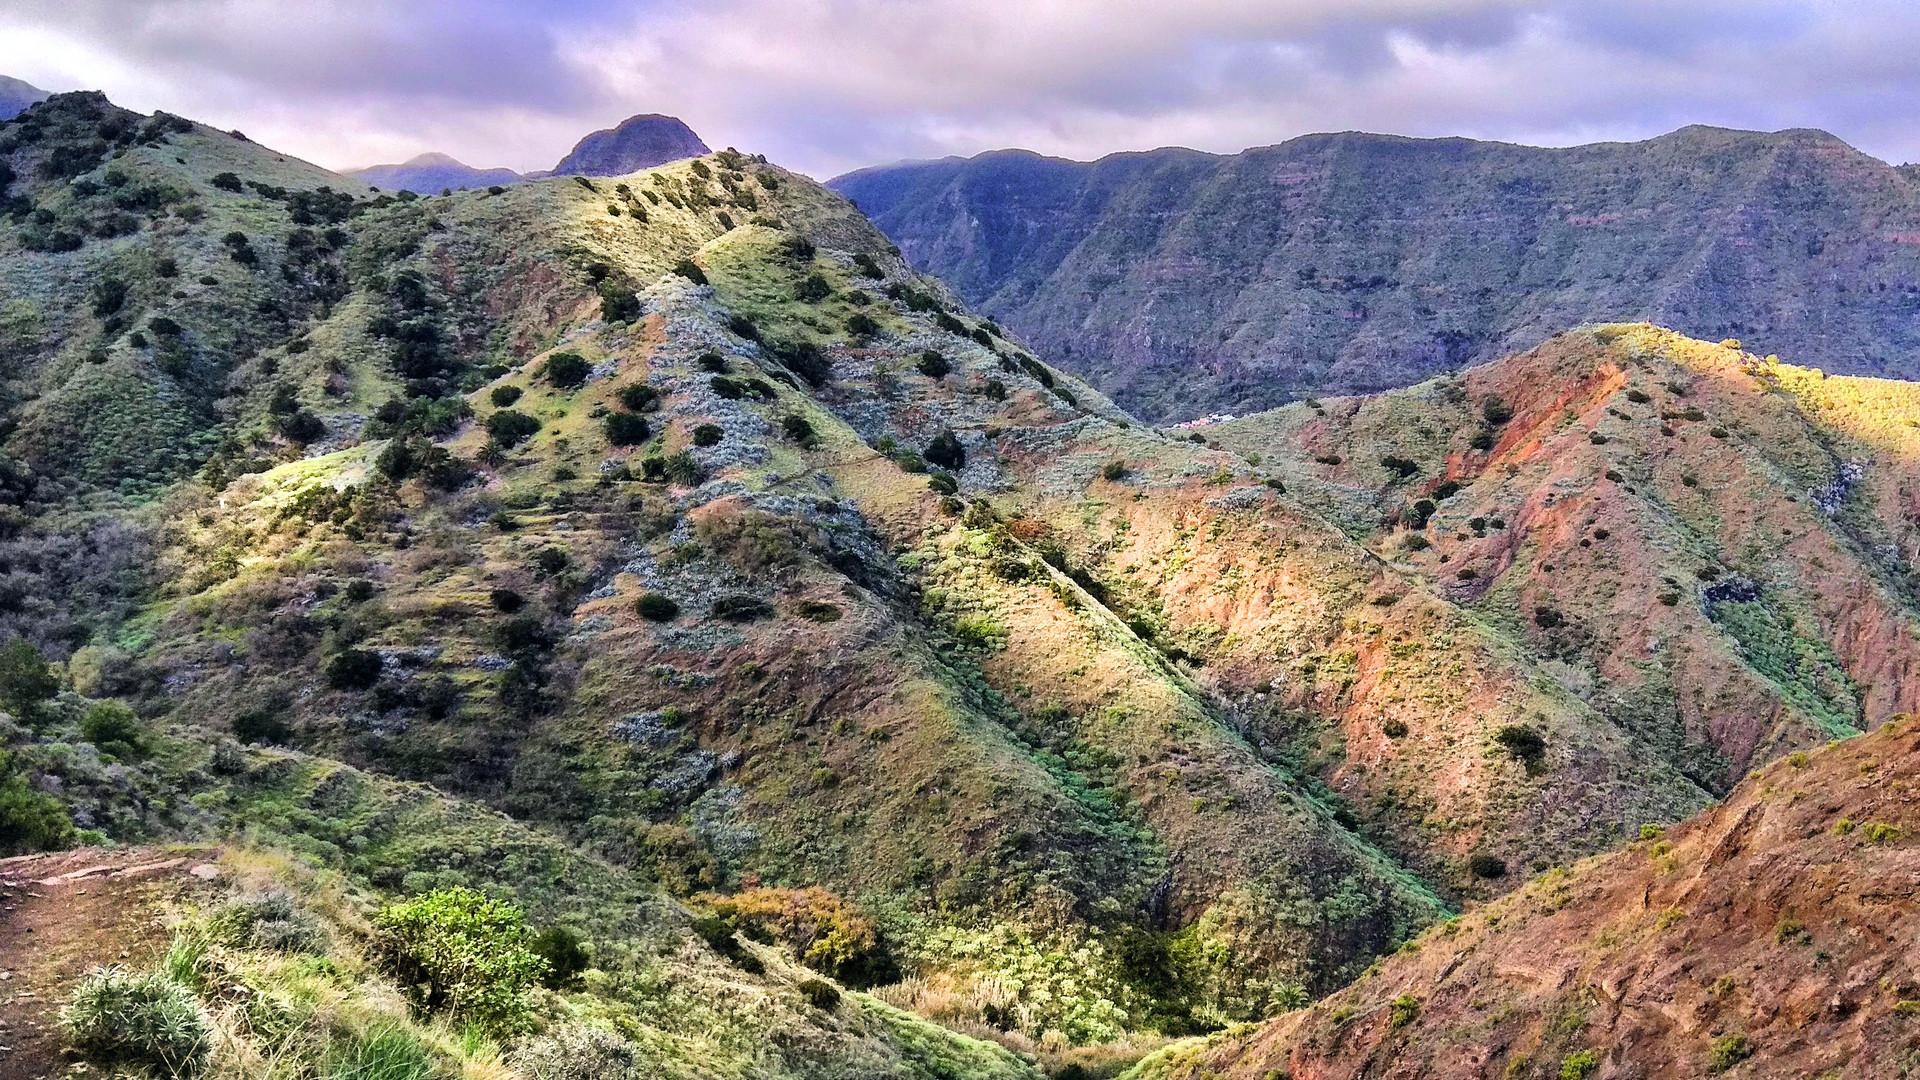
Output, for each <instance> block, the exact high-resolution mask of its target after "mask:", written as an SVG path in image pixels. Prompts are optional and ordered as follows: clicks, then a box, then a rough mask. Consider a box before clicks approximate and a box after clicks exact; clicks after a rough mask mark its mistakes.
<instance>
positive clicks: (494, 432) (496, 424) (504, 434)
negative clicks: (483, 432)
mask: <svg viewBox="0 0 1920 1080" xmlns="http://www.w3.org/2000/svg"><path fill="white" fill-rule="evenodd" d="M539 430H540V421H538V420H536V419H534V418H533V417H531V416H528V415H527V414H526V413H523V412H518V411H516V410H513V409H501V410H500V411H499V412H497V413H494V414H493V415H492V416H489V417H487V435H488V437H490V438H491V439H492V440H493V441H494V442H495V443H497V444H498V445H500V446H503V447H508V448H511V447H515V446H518V445H520V444H521V443H523V442H526V441H527V440H528V439H530V438H532V437H533V434H534V432H536V431H539Z"/></svg>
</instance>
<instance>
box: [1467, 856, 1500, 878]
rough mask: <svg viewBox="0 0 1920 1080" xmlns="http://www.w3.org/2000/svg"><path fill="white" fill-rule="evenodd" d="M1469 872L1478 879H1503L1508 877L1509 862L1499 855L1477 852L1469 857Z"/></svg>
mask: <svg viewBox="0 0 1920 1080" xmlns="http://www.w3.org/2000/svg"><path fill="white" fill-rule="evenodd" d="M1467 871H1468V872H1469V873H1471V874H1472V875H1473V876H1474V877H1477V878H1502V877H1506V876H1507V861H1506V860H1505V859H1502V858H1500V857H1499V856H1498V855H1489V854H1487V853H1486V852H1484V851H1476V852H1474V853H1473V854H1472V855H1470V856H1468V857H1467Z"/></svg>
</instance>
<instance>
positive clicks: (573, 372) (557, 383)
mask: <svg viewBox="0 0 1920 1080" xmlns="http://www.w3.org/2000/svg"><path fill="white" fill-rule="evenodd" d="M592 370H593V365H592V364H589V363H587V358H586V357H584V356H581V355H580V354H579V353H576V352H557V353H554V354H553V355H552V356H549V357H547V362H546V363H545V364H544V365H542V366H541V369H540V374H541V376H542V377H544V378H545V379H546V380H547V382H549V383H551V384H552V385H553V387H554V388H555V389H558V390H573V389H575V388H577V387H579V386H581V385H582V384H584V383H585V382H586V381H587V374H588V373H589V372H591V371H592Z"/></svg>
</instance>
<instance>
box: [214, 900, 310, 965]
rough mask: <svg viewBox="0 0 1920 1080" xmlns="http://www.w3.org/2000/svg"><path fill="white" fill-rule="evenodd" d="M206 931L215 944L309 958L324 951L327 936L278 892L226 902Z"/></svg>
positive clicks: (307, 916)
mask: <svg viewBox="0 0 1920 1080" xmlns="http://www.w3.org/2000/svg"><path fill="white" fill-rule="evenodd" d="M208 928H209V929H210V930H211V931H212V933H213V935H214V937H215V938H216V939H217V940H219V941H221V942H223V943H224V944H227V945H231V946H235V947H239V948H253V949H267V950H270V951H273V952H284V953H309V954H320V953H325V952H326V951H327V945H328V940H327V932H326V930H325V929H323V928H322V927H321V925H320V922H319V920H317V919H315V918H314V917H313V916H312V915H309V914H307V913H306V912H305V911H302V910H301V909H300V905H299V904H298V903H296V902H295V901H294V899H293V897H292V896H290V895H288V894H287V893H284V892H281V891H280V890H278V889H273V890H269V891H267V892H261V893H250V894H248V895H245V896H241V897H237V898H235V899H233V900H229V901H227V902H226V903H225V904H223V905H221V906H220V908H219V910H217V911H215V912H214V913H213V916H212V918H211V919H209V920H208Z"/></svg>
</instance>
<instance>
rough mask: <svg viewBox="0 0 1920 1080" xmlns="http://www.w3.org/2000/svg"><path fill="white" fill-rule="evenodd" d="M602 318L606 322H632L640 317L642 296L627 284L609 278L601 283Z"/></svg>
mask: <svg viewBox="0 0 1920 1080" xmlns="http://www.w3.org/2000/svg"><path fill="white" fill-rule="evenodd" d="M599 292H600V318H601V319H602V320H604V321H606V322H610V323H616V322H632V321H634V320H635V319H638V318H639V317H640V310H641V305H640V297H639V296H638V295H637V294H636V293H635V292H634V291H633V290H632V289H631V288H629V287H627V286H626V285H622V284H621V283H620V282H617V281H615V280H613V279H612V278H608V279H607V280H605V281H602V282H601V283H600V285H599Z"/></svg>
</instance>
